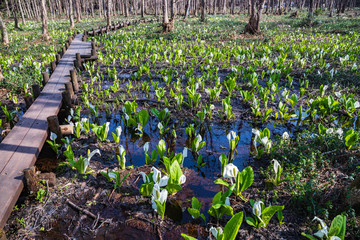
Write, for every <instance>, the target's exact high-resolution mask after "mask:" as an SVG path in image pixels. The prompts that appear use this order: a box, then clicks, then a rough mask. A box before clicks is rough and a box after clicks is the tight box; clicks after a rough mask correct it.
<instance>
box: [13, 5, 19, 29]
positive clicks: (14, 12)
mask: <svg viewBox="0 0 360 240" xmlns="http://www.w3.org/2000/svg"><path fill="white" fill-rule="evenodd" d="M12 13H13V16H14V28H16V29H19V21H18V18H17V14H16V8H15V6H12Z"/></svg>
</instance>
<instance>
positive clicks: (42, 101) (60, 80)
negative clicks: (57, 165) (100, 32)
mask: <svg viewBox="0 0 360 240" xmlns="http://www.w3.org/2000/svg"><path fill="white" fill-rule="evenodd" d="M81 37H82V35H77V36H76V38H75V39H74V40H73V41H72V44H71V45H70V47H69V48H68V50H67V51H66V53H65V54H64V55H63V58H62V59H61V61H60V62H59V64H58V65H57V67H56V69H55V71H54V73H53V74H52V75H51V78H50V79H49V82H48V83H47V84H46V86H45V87H44V89H43V91H42V92H41V94H40V96H39V97H38V98H37V99H36V101H35V102H34V103H33V105H32V106H31V107H30V108H29V109H28V111H27V112H26V113H25V114H24V115H23V117H22V119H21V120H20V121H19V123H18V124H16V126H15V127H14V128H13V129H12V130H11V131H10V133H9V135H8V136H7V137H6V138H5V139H4V141H3V142H2V143H1V144H0V156H2V157H1V159H0V206H1V208H0V228H2V227H3V226H4V225H5V223H6V221H7V218H8V217H9V216H10V213H11V211H12V209H13V207H14V205H15V203H16V201H17V199H18V197H19V195H20V193H21V190H22V188H23V172H22V171H23V170H24V169H25V168H28V167H31V166H33V165H34V163H35V161H36V159H37V157H38V155H39V153H40V151H41V148H42V146H43V144H44V142H45V140H46V138H47V128H48V126H47V121H46V118H47V117H48V116H50V115H56V114H57V113H58V111H59V109H60V106H61V100H62V98H61V92H62V91H63V90H64V83H66V82H68V81H69V80H70V75H69V71H70V70H71V69H73V60H74V59H75V53H81V54H89V53H91V43H90V42H81Z"/></svg>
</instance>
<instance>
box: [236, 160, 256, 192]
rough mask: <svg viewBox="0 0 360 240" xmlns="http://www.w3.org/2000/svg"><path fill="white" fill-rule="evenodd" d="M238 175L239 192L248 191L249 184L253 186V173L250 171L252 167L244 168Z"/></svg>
mask: <svg viewBox="0 0 360 240" xmlns="http://www.w3.org/2000/svg"><path fill="white" fill-rule="evenodd" d="M239 174H240V179H239V180H240V185H241V187H240V192H243V191H245V190H246V189H248V188H249V187H250V186H251V184H253V182H254V171H253V169H252V167H250V166H248V167H246V168H245V169H244V170H242V171H241V172H239V173H238V175H239Z"/></svg>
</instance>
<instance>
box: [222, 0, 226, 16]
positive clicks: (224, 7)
mask: <svg viewBox="0 0 360 240" xmlns="http://www.w3.org/2000/svg"><path fill="white" fill-rule="evenodd" d="M223 1H224V2H223V14H226V0H223Z"/></svg>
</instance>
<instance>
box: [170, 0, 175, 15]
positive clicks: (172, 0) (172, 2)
mask: <svg viewBox="0 0 360 240" xmlns="http://www.w3.org/2000/svg"><path fill="white" fill-rule="evenodd" d="M170 3H171V11H170V16H171V19H175V15H176V10H175V0H171V1H170Z"/></svg>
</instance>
